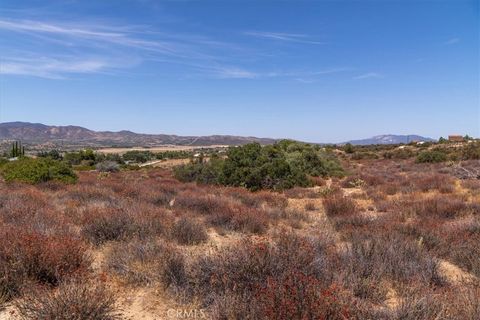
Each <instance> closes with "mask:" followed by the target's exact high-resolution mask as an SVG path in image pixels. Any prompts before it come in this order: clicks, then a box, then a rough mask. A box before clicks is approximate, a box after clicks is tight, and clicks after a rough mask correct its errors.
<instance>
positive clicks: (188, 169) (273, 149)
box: [175, 140, 344, 191]
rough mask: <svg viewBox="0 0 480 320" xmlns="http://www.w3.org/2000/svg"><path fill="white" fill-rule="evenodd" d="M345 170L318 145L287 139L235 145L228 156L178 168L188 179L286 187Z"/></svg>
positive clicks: (251, 186)
mask: <svg viewBox="0 0 480 320" xmlns="http://www.w3.org/2000/svg"><path fill="white" fill-rule="evenodd" d="M343 174H344V171H343V169H342V167H341V165H340V163H339V162H338V161H337V159H336V157H335V155H334V154H333V153H332V152H328V151H326V150H325V149H322V148H321V147H319V146H317V145H310V144H305V143H300V142H296V141H291V140H283V141H280V142H278V143H276V144H274V145H268V146H261V145H260V144H258V143H251V144H247V145H244V146H241V147H231V148H229V149H228V151H227V153H226V156H225V157H219V156H218V155H213V156H212V157H211V158H210V159H209V160H208V161H205V160H204V159H203V158H199V159H196V160H194V161H192V162H191V163H189V164H186V165H183V166H179V167H177V168H176V169H175V176H176V177H177V178H178V179H179V180H181V181H184V182H193V181H195V182H199V183H205V184H219V185H225V186H235V187H245V188H248V189H250V190H252V191H256V190H260V189H272V190H282V189H289V188H292V187H295V186H300V187H307V186H310V185H312V180H311V179H310V177H319V176H322V177H326V176H342V175H343Z"/></svg>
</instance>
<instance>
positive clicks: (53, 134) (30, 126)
mask: <svg viewBox="0 0 480 320" xmlns="http://www.w3.org/2000/svg"><path fill="white" fill-rule="evenodd" d="M0 140H21V141H22V142H23V143H27V144H35V145H39V144H46V145H50V146H64V147H69V146H70V147H74V146H82V147H87V146H88V147H110V146H118V147H137V146H143V147H149V146H150V147H153V146H159V145H181V146H213V145H229V146H232V145H243V144H246V143H250V142H258V143H260V144H272V143H275V142H276V141H277V140H276V139H270V138H257V137H242V136H231V135H212V136H177V135H168V134H139V133H134V132H131V131H118V132H111V131H93V130H89V129H86V128H83V127H79V126H48V125H45V124H41V123H30V122H4V123H0ZM412 141H434V140H433V139H431V138H426V137H422V136H418V135H392V134H389V135H380V136H375V137H372V138H369V139H363V140H351V141H348V142H345V143H351V144H353V145H369V144H398V143H409V142H412Z"/></svg>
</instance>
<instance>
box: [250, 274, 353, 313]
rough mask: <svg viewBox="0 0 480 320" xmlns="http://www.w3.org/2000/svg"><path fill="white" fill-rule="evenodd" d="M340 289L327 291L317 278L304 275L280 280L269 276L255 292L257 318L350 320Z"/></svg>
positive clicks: (289, 275) (287, 275)
mask: <svg viewBox="0 0 480 320" xmlns="http://www.w3.org/2000/svg"><path fill="white" fill-rule="evenodd" d="M339 291H340V290H339V288H338V287H337V286H335V285H331V286H330V287H327V288H325V287H324V284H322V283H321V282H320V281H319V280H318V279H316V278H315V277H312V276H307V275H304V274H302V273H301V272H292V273H289V274H286V275H285V276H283V277H281V278H280V279H276V278H272V277H269V278H268V279H267V283H266V285H265V286H264V287H262V288H258V289H257V290H256V292H255V305H256V307H257V310H258V311H257V312H256V316H257V319H274V320H284V319H332V320H336V319H339V320H340V319H342V320H344V319H348V318H350V316H351V313H350V310H349V306H348V305H347V303H345V302H344V301H342V299H341V297H340V293H339Z"/></svg>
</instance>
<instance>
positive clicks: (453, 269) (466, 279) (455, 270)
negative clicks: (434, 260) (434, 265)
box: [440, 259, 479, 285]
mask: <svg viewBox="0 0 480 320" xmlns="http://www.w3.org/2000/svg"><path fill="white" fill-rule="evenodd" d="M440 272H441V274H442V275H443V276H444V277H445V278H447V281H448V282H449V283H450V284H452V285H456V284H464V283H471V282H474V281H478V280H479V279H478V278H477V277H476V276H475V275H473V274H471V273H469V272H466V271H463V270H462V269H461V268H460V267H458V266H457V265H455V264H453V263H451V262H449V261H447V260H443V259H440Z"/></svg>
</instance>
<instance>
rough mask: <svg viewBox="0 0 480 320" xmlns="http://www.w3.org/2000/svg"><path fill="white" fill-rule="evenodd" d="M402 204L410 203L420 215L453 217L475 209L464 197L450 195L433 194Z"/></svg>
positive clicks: (406, 205) (407, 204)
mask: <svg viewBox="0 0 480 320" xmlns="http://www.w3.org/2000/svg"><path fill="white" fill-rule="evenodd" d="M404 205H405V207H404V208H408V206H409V205H410V206H411V208H413V211H414V212H415V213H416V214H417V215H419V216H422V217H428V216H437V217H440V218H453V217H456V216H459V215H462V214H465V213H468V212H470V211H471V210H476V209H475V207H473V206H470V205H469V204H468V203H467V202H466V201H465V200H464V199H461V198H459V197H451V196H450V197H448V196H434V197H430V198H427V199H423V200H414V201H413V202H411V203H404Z"/></svg>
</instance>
